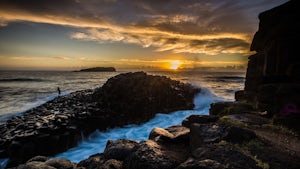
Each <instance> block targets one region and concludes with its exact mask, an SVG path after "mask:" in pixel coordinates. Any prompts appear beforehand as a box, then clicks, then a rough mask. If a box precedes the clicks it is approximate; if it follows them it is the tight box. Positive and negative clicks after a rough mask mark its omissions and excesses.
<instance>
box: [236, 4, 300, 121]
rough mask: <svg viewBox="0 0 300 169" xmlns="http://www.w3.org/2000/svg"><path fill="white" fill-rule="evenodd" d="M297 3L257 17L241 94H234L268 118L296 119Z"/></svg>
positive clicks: (299, 101) (299, 105) (299, 109)
mask: <svg viewBox="0 0 300 169" xmlns="http://www.w3.org/2000/svg"><path fill="white" fill-rule="evenodd" d="M299 9H300V1H296V0H292V1H289V2H287V3H285V4H283V5H281V6H278V7H276V8H273V9H271V10H268V11H265V12H263V13H261V14H260V15H259V20H260V23H259V30H258V31H257V32H256V34H255V36H254V38H253V41H252V44H251V50H252V51H256V54H254V55H252V56H250V57H249V62H248V69H247V75H246V83H245V90H244V91H240V92H237V93H236V100H237V101H246V102H249V103H251V104H252V105H253V107H254V108H256V109H258V110H261V111H267V112H268V114H269V115H271V116H273V115H275V116H276V117H280V118H281V119H286V118H289V117H291V116H293V117H294V116H297V117H299V116H300V97H299V93H300V57H299V47H300V44H299V39H300V10H299Z"/></svg>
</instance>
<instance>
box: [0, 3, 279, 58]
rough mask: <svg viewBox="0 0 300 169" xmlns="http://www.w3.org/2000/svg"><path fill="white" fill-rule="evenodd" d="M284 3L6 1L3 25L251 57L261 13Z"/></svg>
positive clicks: (1, 6)
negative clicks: (36, 25) (65, 29)
mask: <svg viewBox="0 0 300 169" xmlns="http://www.w3.org/2000/svg"><path fill="white" fill-rule="evenodd" d="M283 1H284V0H276V1H271V0H260V1H259V0H254V1H246V0H239V1H238V0H228V1H222V0H210V1H203V0H89V1H86V0H59V1H54V0H53V1H46V0H45V1H44V0H26V1H25V0H1V2H0V26H5V25H6V24H8V23H9V22H13V21H29V22H40V23H50V24H58V25H65V26H72V27H80V28H82V29H81V31H79V32H74V33H73V34H72V35H71V37H72V38H74V39H80V40H89V41H90V40H91V41H98V42H101V43H105V42H123V43H132V44H138V45H141V46H143V47H149V46H153V47H156V48H157V51H166V50H171V51H173V52H176V53H180V52H188V53H202V52H205V53H207V54H217V53H234V52H235V53H247V52H248V47H249V42H250V40H251V39H250V37H251V36H252V34H253V33H254V31H255V30H256V24H257V22H256V21H257V20H256V18H257V17H256V16H257V15H258V13H259V12H260V10H262V9H265V8H266V9H268V8H270V7H273V6H275V4H276V5H278V4H280V3H282V2H283ZM195 42H198V43H196V44H195Z"/></svg>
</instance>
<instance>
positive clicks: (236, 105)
mask: <svg viewBox="0 0 300 169" xmlns="http://www.w3.org/2000/svg"><path fill="white" fill-rule="evenodd" d="M252 111H253V108H252V105H251V104H248V103H242V102H217V103H213V104H211V106H210V109H209V114H210V115H218V116H223V115H229V114H238V113H246V112H252Z"/></svg>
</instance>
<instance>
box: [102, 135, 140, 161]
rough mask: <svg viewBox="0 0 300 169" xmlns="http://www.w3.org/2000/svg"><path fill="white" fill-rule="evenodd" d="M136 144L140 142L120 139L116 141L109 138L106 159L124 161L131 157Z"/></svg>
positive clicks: (105, 152)
mask: <svg viewBox="0 0 300 169" xmlns="http://www.w3.org/2000/svg"><path fill="white" fill-rule="evenodd" d="M136 145H138V142H136V141H134V140H125V139H119V140H117V141H115V142H113V141H111V140H109V141H108V142H107V144H106V148H105V150H104V153H103V154H104V157H105V158H106V159H116V160H120V161H123V160H125V159H126V158H128V157H129V155H130V153H131V152H132V150H133V148H134V147H135V146H136Z"/></svg>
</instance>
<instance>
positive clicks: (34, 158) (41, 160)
mask: <svg viewBox="0 0 300 169" xmlns="http://www.w3.org/2000/svg"><path fill="white" fill-rule="evenodd" d="M47 160H49V157H45V156H35V157H33V158H31V159H30V160H28V161H27V162H26V163H29V162H32V161H39V162H45V161H47Z"/></svg>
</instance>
